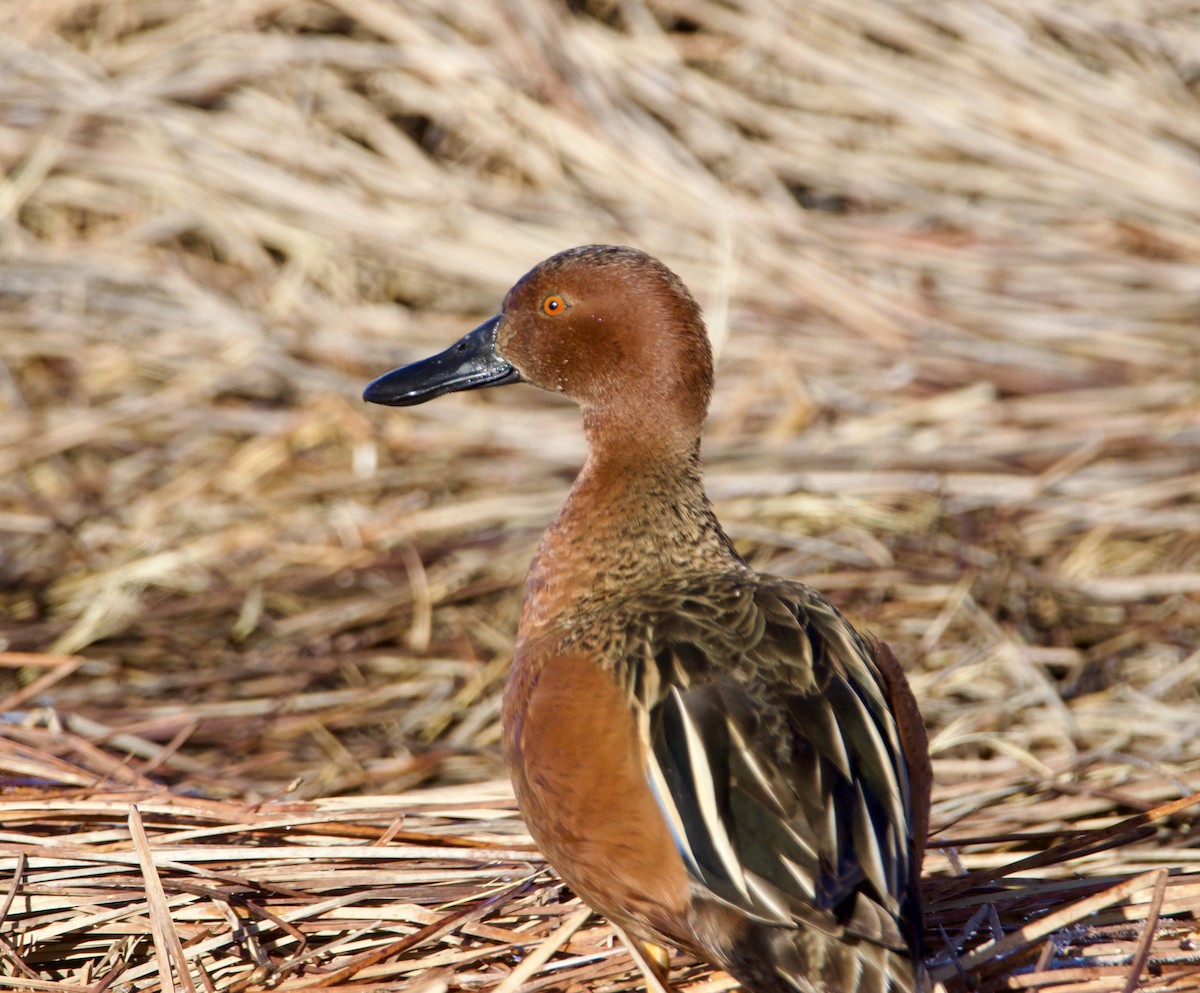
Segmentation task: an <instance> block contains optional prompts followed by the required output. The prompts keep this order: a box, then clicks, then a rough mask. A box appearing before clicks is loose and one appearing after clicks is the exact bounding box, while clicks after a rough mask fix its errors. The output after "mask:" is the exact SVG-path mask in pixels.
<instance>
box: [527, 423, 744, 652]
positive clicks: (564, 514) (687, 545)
mask: <svg viewBox="0 0 1200 993" xmlns="http://www.w3.org/2000/svg"><path fill="white" fill-rule="evenodd" d="M590 434H591V432H589V435H590ZM589 441H590V442H591V446H590V451H589V454H588V459H587V461H586V462H585V463H584V466H583V469H582V470H581V471H580V473H579V476H578V477H577V478H576V480H575V484H574V485H573V486H572V487H571V493H570V495H569V496H568V498H567V502H566V503H565V504H564V505H563V507H562V509H561V510H560V511H559V512H558V515H557V516H556V517H555V518H554V521H553V522H552V523H551V525H550V527H549V529H548V530H547V531H546V534H545V536H544V537H543V538H542V542H541V545H540V546H539V547H538V551H537V555H536V556H534V560H533V564H532V566H531V567H530V571H529V579H528V583H527V585H526V589H525V602H524V605H523V607H522V612H521V634H522V636H526V637H528V636H531V635H533V634H534V633H536V632H537V631H538V630H539V629H544V628H547V627H549V626H551V625H552V624H555V623H561V621H562V619H563V618H570V617H572V616H575V615H577V614H578V613H579V612H583V611H587V610H588V609H589V608H590V607H591V606H592V605H599V604H601V603H603V602H605V601H606V600H609V599H610V598H618V597H622V596H628V595H631V594H633V595H636V592H637V591H638V590H639V589H651V588H654V587H655V586H656V585H660V584H661V583H662V582H663V581H664V580H665V579H669V578H674V577H680V576H684V575H687V574H688V573H691V572H700V571H704V570H711V569H714V568H721V567H728V565H729V564H730V563H732V562H737V561H740V560H739V559H738V556H737V553H736V552H735V551H734V550H733V546H732V545H731V544H730V541H729V539H728V538H727V537H726V536H725V533H724V531H722V530H721V526H720V524H719V523H718V522H717V519H716V516H715V514H714V513H713V511H712V507H711V506H710V504H709V502H708V498H707V496H706V495H705V493H704V483H703V480H702V478H701V471H700V453H699V441H698V440H697V441H696V442H695V443H694V444H690V445H688V446H682V447H683V451H682V452H679V451H676V452H669V451H668V452H662V451H659V452H654V453H650V452H645V451H639V450H636V449H633V450H631V449H630V448H629V447H627V446H606V445H604V444H603V443H600V442H599V440H598V439H595V438H589Z"/></svg>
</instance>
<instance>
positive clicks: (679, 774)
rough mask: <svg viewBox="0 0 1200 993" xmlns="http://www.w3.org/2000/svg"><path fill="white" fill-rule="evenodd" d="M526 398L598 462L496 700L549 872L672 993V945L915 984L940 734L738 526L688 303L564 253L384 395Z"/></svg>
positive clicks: (863, 986) (591, 255)
mask: <svg viewBox="0 0 1200 993" xmlns="http://www.w3.org/2000/svg"><path fill="white" fill-rule="evenodd" d="M518 378H519V379H520V380H522V381H526V382H530V383H533V384H534V385H537V386H541V387H542V388H544V389H549V390H555V391H559V392H562V393H564V394H565V395H567V396H569V397H571V398H572V399H573V400H575V401H576V402H578V403H579V405H580V407H581V408H582V411H583V423H584V430H585V432H586V434H587V438H588V449H589V454H588V458H587V461H586V463H585V465H584V467H583V469H582V471H581V472H580V474H579V477H578V478H577V480H576V482H575V485H574V487H573V488H572V490H571V495H570V497H569V498H568V500H567V502H566V504H565V505H564V506H563V508H562V510H561V511H560V512H559V514H558V515H557V517H556V518H555V519H554V521H553V522H552V524H551V525H550V527H549V529H548V530H547V532H546V535H545V537H544V538H543V540H542V543H541V546H540V547H539V549H538V553H537V555H536V557H535V558H534V561H533V565H532V567H531V569H530V574H529V580H528V585H527V588H526V597H525V602H524V606H523V609H522V616H521V623H520V628H519V631H518V636H517V649H516V657H515V660H514V666H513V672H512V675H511V676H510V679H509V683H508V686H507V690H506V693H505V700H504V717H503V724H504V741H505V749H506V754H507V756H508V761H509V766H510V769H511V771H512V775H513V782H514V786H515V789H516V793H517V798H518V801H519V802H520V805H521V810H522V812H523V815H524V817H525V819H526V822H527V824H528V825H529V829H530V832H531V833H532V834H533V836H534V838H535V840H536V841H537V842H538V844H539V845H540V846H541V847H542V849H543V850H544V851H545V853H546V856H547V858H548V859H549V860H550V863H551V864H552V865H553V866H554V867H555V868H556V869H557V870H558V871H559V872H560V873H561V874H562V876H563V878H564V879H565V880H566V881H567V882H568V883H569V884H570V885H571V886H572V887H573V888H574V889H575V890H576V891H577V892H578V893H579V894H580V896H582V897H583V898H584V899H585V900H587V901H588V902H589V903H590V904H591V905H592V906H593V907H594V908H595V909H597V910H598V911H600V912H601V913H603V914H605V915H606V916H608V917H609V918H610V919H611V920H612V921H613V922H614V923H615V924H617V925H618V926H619V927H620V928H621V929H622V930H623V932H624V933H625V934H626V935H627V936H628V938H629V939H630V940H631V942H632V943H633V945H634V948H635V953H637V954H638V955H639V961H641V962H642V963H643V965H644V966H645V967H647V968H649V969H651V971H652V972H653V973H656V974H658V976H657V978H658V979H661V978H663V977H662V975H661V972H662V970H661V968H659V967H657V966H656V963H660V962H661V958H659V957H658V956H656V955H655V954H654V953H653V949H655V948H656V947H657V946H660V945H674V946H677V947H679V948H683V949H686V950H688V951H690V952H692V953H693V954H695V955H697V956H700V957H702V958H706V959H709V960H710V961H712V962H714V963H716V964H717V965H719V966H721V967H723V968H725V969H727V970H729V972H730V973H732V974H733V975H734V976H735V977H736V978H737V979H738V980H739V981H740V982H742V983H743V984H744V986H745V988H746V989H747V990H750V991H751V993H776V991H778V993H785V991H803V993H860V991H861V993H885V991H887V990H897V991H904V993H907V991H913V990H916V989H919V988H920V987H921V986H922V984H923V979H922V974H921V968H920V955H921V948H920V927H921V907H920V896H919V890H918V877H919V872H920V863H921V856H922V852H923V847H924V842H925V831H926V826H927V823H928V805H929V759H928V748H927V745H926V741H925V733H924V726H923V724H922V722H921V719H920V714H919V712H918V710H917V707H916V704H915V701H914V700H913V698H912V694H911V692H910V691H909V688H908V684H907V682H906V680H905V679H904V675H903V672H902V671H901V669H900V667H899V666H898V665H897V664H896V662H895V659H894V658H893V657H892V655H891V653H890V652H889V651H888V650H887V648H886V646H875V645H872V644H870V643H868V642H867V641H865V640H864V639H863V638H861V637H860V636H859V635H858V634H857V633H856V632H855V631H854V629H853V628H852V627H851V626H850V625H849V624H848V623H847V622H846V620H845V619H844V618H843V617H842V616H841V614H839V613H838V611H837V610H836V609H835V608H834V607H833V606H832V605H831V604H830V603H829V602H828V601H827V600H825V599H824V598H823V597H822V596H821V595H820V594H819V593H817V592H816V591H815V590H813V589H811V588H809V587H807V586H804V585H802V584H800V583H795V582H790V581H788V580H785V579H779V578H776V577H772V576H765V575H761V574H759V573H756V572H754V571H753V570H751V569H750V568H749V567H748V566H747V565H746V563H745V562H744V561H743V560H742V559H741V558H740V557H739V556H738V555H737V553H736V551H735V550H734V548H733V546H732V544H731V543H730V541H729V539H728V538H727V537H726V536H725V533H724V532H723V531H722V530H721V527H720V525H719V523H718V522H717V520H716V517H715V516H714V514H713V512H712V508H711V506H710V505H709V502H708V499H707V497H706V496H705V493H704V488H703V483H702V479H701V471H700V463H699V447H700V429H701V424H702V422H703V419H704V416H705V412H706V411H707V407H708V400H709V394H710V392H711V388H712V358H711V353H710V350H709V345H708V338H707V334H706V332H705V329H704V325H703V322H702V320H701V316H700V311H699V308H698V307H697V306H696V304H695V302H694V300H693V299H692V297H691V295H690V294H689V293H688V291H687V290H686V288H685V287H684V286H683V284H682V283H681V282H680V281H679V280H678V278H677V277H675V276H674V275H673V274H672V273H671V272H670V271H669V270H668V269H667V268H666V267H665V266H663V265H662V264H661V263H660V262H658V261H657V260H655V259H652V258H650V257H649V256H647V255H645V254H644V253H641V252H637V251H635V250H633V249H627V248H612V247H605V246H589V247H585V248H580V249H572V250H571V251H568V252H564V253H561V254H560V255H557V256H555V257H553V258H552V259H549V260H547V261H546V262H544V263H542V264H541V265H540V266H538V267H536V268H535V269H534V270H533V271H531V272H530V273H529V274H528V275H526V276H525V277H524V278H523V279H522V280H521V281H520V282H518V283H517V284H516V285H515V286H514V287H513V289H512V290H510V291H509V293H508V295H507V297H506V298H505V301H504V305H503V308H502V310H501V312H500V314H499V315H498V316H497V317H496V318H493V319H492V320H491V321H489V322H487V323H486V324H484V325H482V326H481V327H480V328H479V329H477V330H476V331H475V332H472V334H471V335H468V336H467V337H466V338H464V339H463V341H462V342H460V343H459V345H457V346H455V347H454V348H452V349H450V350H448V351H447V352H445V353H443V354H442V355H440V356H435V357H434V358H433V359H430V360H426V362H424V363H418V364H416V365H414V366H409V367H406V368H405V369H401V370H397V371H396V372H394V373H389V374H388V375H387V376H384V377H382V378H381V379H379V380H377V381H376V382H375V383H373V384H372V385H371V386H370V387H369V388H368V391H367V394H366V396H367V398H368V399H371V400H376V401H378V402H383V403H393V404H405V403H419V402H422V401H423V400H425V399H428V398H430V397H431V396H436V395H438V394H440V393H443V392H448V391H449V390H454V389H474V388H479V387H482V386H490V385H496V384H498V383H500V382H512V381H515V380H516V379H518ZM648 978H651V979H652V980H653V979H654V977H653V976H649V977H648Z"/></svg>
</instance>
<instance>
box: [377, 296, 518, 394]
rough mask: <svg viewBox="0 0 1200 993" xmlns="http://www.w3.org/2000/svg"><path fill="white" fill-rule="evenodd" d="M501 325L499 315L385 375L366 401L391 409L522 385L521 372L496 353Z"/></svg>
mask: <svg viewBox="0 0 1200 993" xmlns="http://www.w3.org/2000/svg"><path fill="white" fill-rule="evenodd" d="M499 325H500V315H499V314H497V315H496V316H495V317H493V318H492V319H491V320H488V321H485V322H484V323H483V324H480V325H479V327H477V328H476V329H475V330H474V331H472V332H471V333H470V334H468V335H466V336H465V337H463V338H460V339H459V340H458V341H457V342H456V343H455V344H453V345H451V346H450V347H449V348H447V349H446V350H445V351H444V352H440V353H439V354H437V355H433V356H431V357H430V358H427V359H421V361H419V362H413V363H412V364H411V365H406V366H402V367H401V368H399V369H393V370H392V371H391V372H386V373H384V374H383V375H382V376H380V377H379V378H378V379H376V380H375V381H374V382H373V383H371V384H370V385H369V386H368V387H367V388H366V389H365V390H363V399H364V400H366V401H368V402H370V403H382V404H386V405H387V406H389V407H412V406H414V405H415V404H418V403H424V402H425V401H426V400H432V399H433V398H434V397H440V396H441V395H442V394H443V393H461V392H462V391H463V390H481V389H483V388H484V387H487V386H503V385H504V384H505V383H518V382H520V381H521V376H520V373H518V372H517V370H516V369H515V368H513V366H511V365H510V364H509V363H508V362H506V361H505V360H504V359H502V358H501V357H500V355H499V354H498V353H497V352H496V328H497V327H499Z"/></svg>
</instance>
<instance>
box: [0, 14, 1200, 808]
mask: <svg viewBox="0 0 1200 993" xmlns="http://www.w3.org/2000/svg"><path fill="white" fill-rule="evenodd" d="M1198 97H1200V5H1197V4H1195V3H1189V2H1166V0H1163V2H1153V3H1130V2H1127V0H1087V2H1076V3H1071V2H1051V0H981V2H967V3H957V4H928V3H924V2H919V0H887V2H885V0H857V2H856V3H853V4H846V3H842V2H836V0H805V2H804V3H803V4H797V3H793V2H790V0H731V2H728V3H726V2H718V0H574V2H566V3H564V2H555V0H503V2H496V3H487V4H485V3H475V2H468V0H404V2H389V0H289V2H281V0H230V2H212V0H203V2H184V0H108V2H84V0H42V2H39V3H36V4H34V3H27V2H21V0H7V2H4V3H0V162H2V163H3V172H4V180H3V184H2V186H0V651H3V653H4V654H3V656H0V658H2V659H3V662H4V667H3V668H2V669H0V677H2V679H3V680H4V682H3V683H0V694H2V695H3V697H4V704H5V705H4V707H3V708H2V709H4V710H5V711H7V714H6V716H5V721H6V724H5V727H4V730H3V732H2V735H3V738H4V740H5V741H7V742H8V743H9V746H10V747H15V746H13V743H14V742H17V743H23V745H22V747H26V748H28V747H34V746H36V747H37V748H40V749H42V750H43V751H46V752H48V753H49V752H54V751H55V750H56V749H59V750H62V752H63V755H64V756H65V755H66V753H67V752H69V751H71V750H72V749H74V750H75V752H78V749H79V745H78V742H79V741H80V740H86V741H88V742H93V743H96V744H97V745H100V746H102V747H104V748H106V749H109V750H111V751H113V752H115V753H117V754H120V755H122V756H124V759H123V761H124V762H125V763H126V764H127V765H128V766H129V767H130V768H132V769H134V770H136V771H137V772H138V773H139V774H142V773H144V774H146V775H149V776H151V777H153V778H155V779H158V780H160V781H165V782H167V783H169V784H172V785H173V786H175V787H177V788H179V789H188V790H199V791H201V792H206V793H209V794H215V795H221V796H232V797H239V798H245V799H249V800H253V799H255V798H261V797H266V796H273V795H279V794H281V793H284V794H286V795H288V796H295V797H315V796H325V795H330V794H336V793H353V792H372V793H382V792H388V791H397V790H402V789H405V788H408V787H411V786H414V785H418V784H428V783H435V782H440V783H451V782H463V781H475V780H482V779H485V778H490V777H494V776H496V775H499V774H500V773H501V770H502V765H501V760H500V756H499V752H498V747H497V741H498V736H497V719H498V701H499V693H500V689H501V686H502V682H503V678H504V673H505V671H506V667H507V665H508V662H509V660H510V657H511V645H512V637H513V632H514V629H515V623H516V613H517V607H518V601H519V591H520V587H521V583H522V580H523V576H524V571H525V568H526V566H527V564H528V560H529V557H530V555H531V554H532V550H533V547H534V545H535V543H536V541H537V538H538V536H539V534H540V532H541V530H542V528H543V527H544V526H545V524H546V523H547V522H548V520H549V519H550V517H551V515H552V514H553V512H554V510H555V509H556V507H557V506H558V504H559V503H560V502H561V500H562V499H563V497H564V496H565V493H566V490H567V487H568V485H569V482H570V480H571V478H572V475H573V472H574V471H575V469H576V468H577V467H578V465H579V464H580V461H581V458H582V453H583V443H582V437H581V434H580V431H579V427H578V423H577V414H576V412H575V411H574V409H573V408H571V407H569V406H567V405H565V404H562V403H560V402H558V401H557V400H555V399H554V398H551V397H548V396H545V395H541V394H538V393H536V392H535V391H533V390H532V389H529V388H524V387H522V388H513V389H510V390H504V391H495V392H487V393H484V394H472V395H466V396H458V397H451V398H447V399H444V400H441V401H439V402H438V403H435V404H432V405H428V406H423V407H420V408H416V409H412V410H404V411H396V410H383V409H376V408H367V407H365V406H363V405H362V404H361V403H360V401H359V394H360V391H361V388H362V386H363V385H364V384H365V383H366V381H367V380H368V379H370V378H372V377H373V376H375V375H377V374H379V373H381V372H383V371H385V370H386V369H388V368H391V367H392V366H394V365H396V364H399V363H401V362H403V361H407V360H410V359H413V358H416V357H419V356H421V355H423V354H426V353H429V352H431V351H433V350H436V349H440V348H441V347H444V346H445V344H447V343H449V342H450V341H452V340H453V339H454V338H455V337H457V336H458V335H459V334H461V333H463V332H465V331H466V330H468V329H470V328H471V327H473V326H474V325H475V324H476V323H478V322H479V320H481V319H482V318H483V317H485V316H487V315H489V314H491V313H493V312H494V311H495V309H496V308H497V307H498V305H499V302H500V299H501V297H502V294H503V291H504V290H505V289H506V288H507V286H508V285H510V284H511V283H512V282H513V281H514V280H515V279H517V278H518V277H519V276H520V275H522V274H523V273H524V272H525V271H526V270H527V269H528V268H529V267H531V266H532V265H533V264H535V263H536V262H538V261H540V260H541V259H542V258H544V257H546V256H548V255H550V254H552V253H553V252H555V251H557V250H559V249H562V248H565V247H568V246H571V245H576V244H582V243H588V242H617V243H627V244H632V245H636V246H638V247H640V248H643V249H645V250H647V251H649V252H651V253H653V254H656V255H658V256H660V257H661V258H663V259H664V260H665V261H666V262H667V263H668V264H669V265H670V266H672V267H673V268H674V269H676V271H678V272H679V273H680V274H681V275H682V276H683V277H684V279H685V280H686V281H687V282H688V283H689V285H690V286H691V287H692V288H693V290H694V291H695V292H696V294H697V296H698V297H699V299H700V300H701V303H702V304H703V305H704V307H705V310H706V313H707V316H708V320H709V322H710V326H711V330H712V334H713V338H714V342H715V344H716V346H717V348H718V350H719V352H720V363H719V366H718V386H717V395H716V398H715V402H714V407H713V412H712V416H711V418H710V422H709V427H708V432H707V441H706V458H707V464H708V467H709V480H710V488H711V491H712V494H713V496H714V498H715V501H716V504H717V509H718V512H719V514H720V516H721V518H722V520H723V521H724V522H725V523H726V525H727V527H728V529H729V531H730V533H731V534H732V535H733V537H734V538H735V539H736V541H737V543H738V546H739V548H740V549H741V550H742V551H743V553H744V554H745V555H746V556H747V558H748V559H749V560H750V561H751V562H752V563H753V564H754V565H756V566H758V567H761V568H763V569H767V570H771V571H775V572H779V573H783V574H786V575H789V576H796V577H800V578H803V579H805V580H807V581H809V582H811V583H812V584H814V585H816V586H817V587H818V588H820V589H822V590H823V591H825V592H827V593H828V595H830V596H831V598H833V599H834V600H835V601H836V602H837V603H838V604H839V605H841V606H842V607H844V608H845V609H846V610H847V611H848V612H849V613H850V614H851V616H852V618H853V619H854V620H855V621H856V623H858V624H859V625H860V626H862V627H864V628H866V629H869V630H871V631H872V632H874V633H875V634H877V635H878V636H880V637H882V638H884V639H886V640H888V641H890V642H891V643H892V644H893V645H894V646H895V648H896V651H897V653H898V655H899V656H900V657H901V659H902V660H903V662H904V663H905V665H906V667H907V668H908V669H909V670H910V672H911V673H912V680H913V683H914V686H915V688H916V691H917V694H918V696H919V698H920V699H921V702H922V705H923V708H924V710H925V713H926V715H927V719H928V721H929V724H930V729H931V734H932V740H933V749H934V754H935V758H936V759H937V762H938V769H939V776H940V777H941V779H942V781H943V782H944V783H945V782H950V781H952V780H953V779H954V778H955V777H956V776H958V777H960V778H969V777H970V776H971V774H972V773H971V770H972V768H973V765H972V764H973V763H978V762H979V761H981V760H984V759H988V758H994V757H996V756H1003V757H1006V758H1007V759H1009V760H1011V768H1012V770H1014V771H1013V775H1014V777H1016V778H1015V780H1014V782H1015V781H1017V780H1019V781H1020V783H1021V784H1023V785H1022V788H1026V787H1028V788H1030V789H1033V788H1039V789H1040V788H1045V787H1047V786H1048V784H1054V785H1055V786H1056V788H1057V786H1063V788H1066V784H1070V783H1075V782H1077V781H1078V780H1081V779H1085V778H1087V777H1092V778H1093V779H1094V780H1095V781H1096V782H1099V783H1100V784H1102V785H1103V788H1105V789H1110V788H1114V787H1116V786H1119V785H1120V784H1123V783H1129V782H1135V781H1136V780H1137V779H1138V777H1139V776H1142V775H1144V774H1146V771H1147V770H1148V769H1149V770H1153V771H1154V773H1155V775H1156V776H1157V775H1162V776H1166V777H1167V778H1168V779H1170V780H1171V781H1174V782H1178V783H1181V784H1183V785H1184V786H1186V785H1187V784H1188V783H1194V782H1195V781H1196V780H1197V777H1200V735H1197V734H1196V726H1197V717H1196V715H1197V712H1198V711H1197V707H1198V706H1200V699H1198V690H1200V647H1198V644H1200V389H1198V386H1197V383H1198V374H1200V329H1198V322H1200V113H1198V106H1197V102H1198ZM39 729H41V730H47V729H49V730H50V731H57V730H60V729H61V730H65V731H69V732H71V733H72V734H73V735H74V737H73V738H71V739H70V742H74V743H73V744H70V743H68V739H66V738H61V737H56V736H54V735H43V736H42V737H36V735H35V732H37V731H38V730H39ZM31 743H32V745H31ZM75 757H76V758H77V757H78V755H76V756H75ZM0 761H4V759H3V755H2V754H0ZM7 768H8V769H9V771H10V773H11V772H12V770H14V769H18V768H23V767H22V766H19V765H16V764H13V763H9V764H8V765H7ZM1181 788H1183V787H1181ZM1191 788H1193V789H1195V788H1196V786H1194V785H1193V786H1192V787H1191ZM967 792H968V793H969V792H970V791H967ZM1130 795H1132V794H1130ZM944 799H945V801H946V802H945V803H944V804H943V806H942V807H941V808H940V813H935V821H938V822H939V823H941V824H943V825H944V824H945V823H948V822H949V821H950V820H951V819H953V817H954V816H957V814H956V811H957V810H958V809H959V808H958V807H955V806H954V804H955V803H959V804H967V805H968V806H969V805H970V804H972V803H978V802H979V801H980V797H979V796H977V795H976V796H967V795H966V794H964V793H963V792H961V791H960V792H959V794H958V799H957V800H953V801H951V799H950V797H949V794H946V795H945V796H944Z"/></svg>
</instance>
